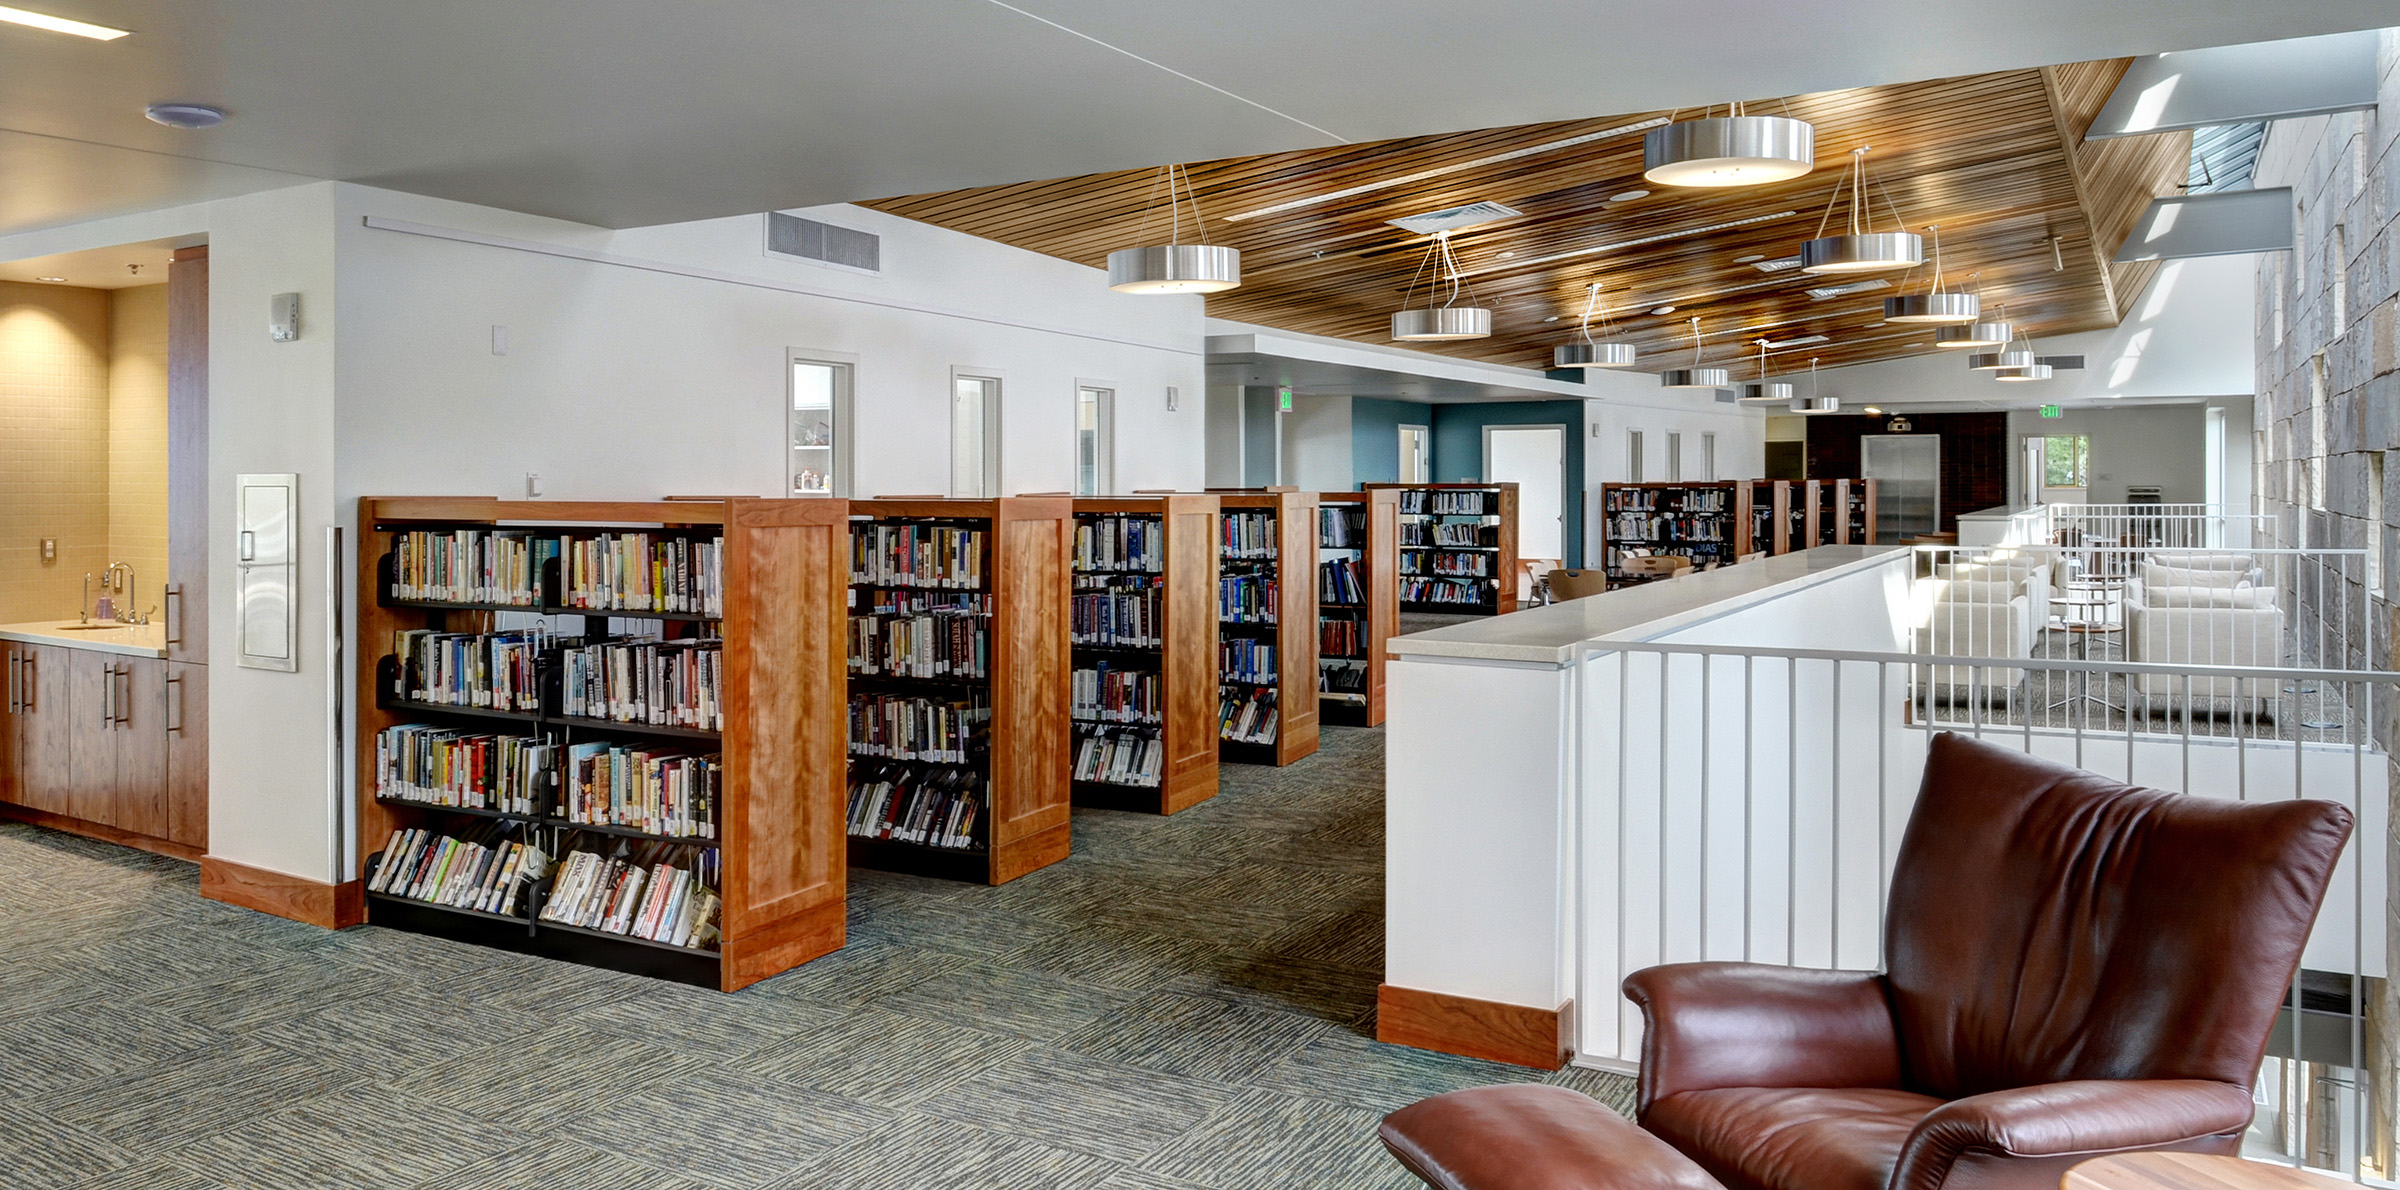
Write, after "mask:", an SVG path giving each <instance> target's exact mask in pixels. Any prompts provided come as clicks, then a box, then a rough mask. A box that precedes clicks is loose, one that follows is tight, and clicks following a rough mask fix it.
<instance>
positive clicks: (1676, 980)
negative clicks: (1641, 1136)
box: [1625, 963, 1900, 1114]
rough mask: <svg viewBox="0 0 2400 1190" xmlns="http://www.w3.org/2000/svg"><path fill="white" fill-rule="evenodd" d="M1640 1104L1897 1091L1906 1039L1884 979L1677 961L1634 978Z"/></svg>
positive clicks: (1630, 984) (1628, 989) (1631, 994)
mask: <svg viewBox="0 0 2400 1190" xmlns="http://www.w3.org/2000/svg"><path fill="white" fill-rule="evenodd" d="M1625 995H1626V998H1627V999H1630V1000H1632V1001H1633V1002H1634V1003H1635V1004H1636V1005H1639V1006H1640V1007H1641V1010H1642V1016H1643V1019H1644V1020H1645V1021H1646V1022H1647V1027H1646V1028H1644V1029H1643V1031H1642V1075H1641V1084H1640V1090H1639V1098H1638V1100H1637V1106H1638V1107H1639V1109H1640V1112H1641V1113H1642V1114H1647V1113H1648V1112H1649V1110H1650V1105H1651V1104H1653V1103H1656V1102H1657V1101H1659V1100H1661V1099H1664V1098H1666V1097H1667V1096H1669V1095H1674V1094H1679V1093H1681V1092H1684V1091H1705V1090H1711V1089H1714V1088H1718V1087H1897V1086H1899V1085H1900V1038H1899V1034H1898V1031H1897V1029H1896V1028H1895V1026H1894V1025H1893V1023H1892V1007H1891V1002H1890V1000H1889V998H1888V996H1887V995H1886V993H1885V989H1884V980H1883V977H1882V976H1881V975H1878V974H1876V973H1874V972H1871V971H1818V970H1813V969H1806V968H1799V967H1773V966H1768V965H1765V964H1762V963H1671V964H1668V965H1666V966H1663V967H1649V968H1645V969H1643V970H1640V971H1636V972H1634V973H1633V974H1632V975H1629V976H1627V977H1626V979H1625Z"/></svg>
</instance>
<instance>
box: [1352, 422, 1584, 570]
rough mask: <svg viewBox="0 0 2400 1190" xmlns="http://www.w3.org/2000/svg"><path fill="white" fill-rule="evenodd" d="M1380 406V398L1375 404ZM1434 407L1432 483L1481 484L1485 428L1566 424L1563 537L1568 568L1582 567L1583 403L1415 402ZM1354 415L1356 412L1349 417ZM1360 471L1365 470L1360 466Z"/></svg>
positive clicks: (1395, 456)
mask: <svg viewBox="0 0 2400 1190" xmlns="http://www.w3.org/2000/svg"><path fill="white" fill-rule="evenodd" d="M1378 403H1379V404H1381V403H1383V402H1378ZM1419 408H1430V409H1432V410H1433V481H1434V482H1435V483H1462V482H1463V483H1480V482H1482V480H1483V428H1484V427H1485V426H1528V425H1531V426H1542V425H1561V426H1565V427H1566V428H1567V450H1566V456H1567V457H1566V474H1565V475H1564V476H1563V477H1562V478H1563V479H1564V481H1565V482H1564V483H1563V485H1562V486H1561V487H1560V491H1561V493H1562V494H1563V495H1564V497H1565V499H1564V501H1563V503H1564V505H1565V507H1563V508H1561V509H1560V510H1559V513H1560V515H1561V516H1562V517H1563V518H1564V519H1565V524H1564V526H1563V532H1564V536H1565V540H1563V541H1561V542H1560V543H1559V544H1560V545H1561V546H1562V547H1564V549H1565V550H1566V554H1567V566H1568V568H1569V569H1575V568H1579V567H1581V566H1582V565H1583V440H1584V430H1583V402H1581V401H1505V402H1498V403H1494V404H1488V405H1433V406H1419ZM1353 416H1355V415H1353ZM1392 455H1393V462H1392V467H1393V469H1394V470H1395V471H1397V470H1398V468H1399V443H1398V436H1397V435H1396V434H1395V435H1394V437H1393V445H1392ZM1359 474H1360V475H1361V476H1362V477H1363V476H1364V475H1365V474H1366V472H1365V470H1364V469H1363V467H1362V468H1361V470H1360V472H1359Z"/></svg>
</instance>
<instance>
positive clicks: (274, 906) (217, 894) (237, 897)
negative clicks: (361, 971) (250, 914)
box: [200, 855, 367, 930]
mask: <svg viewBox="0 0 2400 1190" xmlns="http://www.w3.org/2000/svg"><path fill="white" fill-rule="evenodd" d="M200 895H201V896H204V897H207V898H208V899H209V900H212V901H223V902H225V903H226V904H228V905H239V906H241V907H242V908H244V909H255V910H257V911H259V912H260V913H271V914H273V915H275V916H277V917H288V918H290V919H292V920H293V921H298V922H306V923H308V924H309V925H312V926H323V927H325V928H326V929H328V930H340V929H347V928H348V927H350V926H354V925H358V924H359V923H361V922H364V921H365V920H367V894H366V885H365V884H364V883H363V882H361V881H357V880H352V881H348V882H346V883H342V884H327V883H325V882H324V881H322V880H309V879H307V878H305V877H300V876H289V875H285V874H284V873H282V872H270V871H268V870H266V869H265V868H253V867H251V866H250V865H248V864H237V863H235V862H233V861H232V860H229V859H220V858H218V857H216V856H213V855H204V856H202V857H200Z"/></svg>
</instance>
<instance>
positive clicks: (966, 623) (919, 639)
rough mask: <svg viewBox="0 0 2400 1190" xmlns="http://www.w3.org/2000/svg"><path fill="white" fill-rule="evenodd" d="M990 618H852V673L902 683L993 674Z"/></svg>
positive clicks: (932, 615) (964, 615) (937, 615)
mask: <svg viewBox="0 0 2400 1190" xmlns="http://www.w3.org/2000/svg"><path fill="white" fill-rule="evenodd" d="M991 665H992V618H991V617H990V616H988V615H985V614H983V613H981V612H958V611H937V612H929V613H925V614H921V615H893V616H852V617H850V672H851V673H854V674H869V675H878V676H888V677H903V678H983V677H988V676H990V674H991Z"/></svg>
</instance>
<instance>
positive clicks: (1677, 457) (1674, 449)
mask: <svg viewBox="0 0 2400 1190" xmlns="http://www.w3.org/2000/svg"><path fill="white" fill-rule="evenodd" d="M1667 482H1668V483H1682V482H1683V435H1682V434H1680V433H1677V432H1676V431H1674V430H1669V431H1667Z"/></svg>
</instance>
